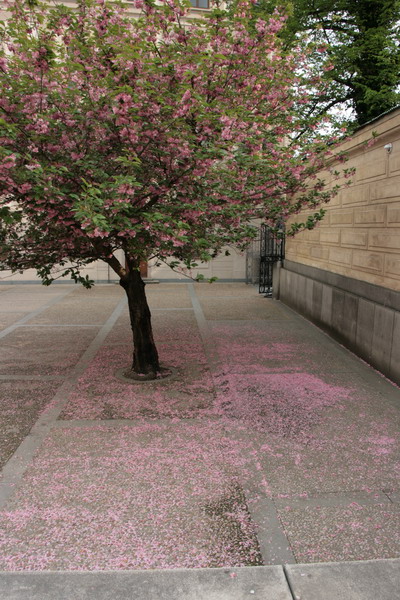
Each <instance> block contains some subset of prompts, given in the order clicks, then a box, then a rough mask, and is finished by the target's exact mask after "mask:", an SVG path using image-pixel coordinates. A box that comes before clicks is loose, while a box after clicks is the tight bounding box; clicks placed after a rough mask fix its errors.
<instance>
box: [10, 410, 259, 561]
mask: <svg viewBox="0 0 400 600" xmlns="http://www.w3.org/2000/svg"><path fill="white" fill-rule="evenodd" d="M241 451H242V448H241V447H240V446H239V447H237V446H236V445H235V444H234V443H233V442H232V441H231V440H229V439H227V438H226V437H225V436H224V429H223V427H222V426H221V424H220V423H218V422H215V421H214V422H207V421H205V420H202V421H201V422H196V423H193V422H191V423H185V422H184V421H181V422H176V423H171V422H170V421H167V422H165V423H162V424H161V423H154V424H153V423H150V422H148V423H142V424H139V423H138V424H137V425H135V426H131V425H130V426H125V427H123V426H122V427H121V426H120V427H119V428H115V427H112V428H110V427H108V426H107V425H105V426H103V425H98V424H97V425H94V426H89V427H86V428H82V427H79V428H73V427H69V428H68V427H65V428H62V429H58V428H57V429H53V430H52V431H51V432H50V434H49V435H48V437H47V438H46V439H45V440H44V442H43V443H42V446H41V448H40V449H39V451H38V453H37V455H36V458H35V461H34V463H33V464H32V465H31V467H30V469H29V472H28V473H27V474H26V476H25V478H24V481H23V482H22V484H21V486H20V487H19V489H18V491H17V492H16V493H15V495H14V496H13V497H12V498H11V499H10V500H9V502H8V505H7V507H6V509H5V510H4V512H3V513H2V514H1V517H0V521H1V529H2V532H3V535H2V537H1V539H0V556H1V558H0V568H1V569H3V570H21V569H31V570H43V569H50V570H57V569H67V570H68V569H69V570H71V569H73V570H75V569H79V570H81V569H88V570H92V569H116V570H119V569H126V568H141V569H152V568H172V567H185V568H186V567H219V566H226V565H229V566H245V565H259V564H261V556H260V551H259V545H258V541H257V538H256V535H255V528H254V524H253V522H252V520H251V517H250V514H249V511H248V508H247V505H246V498H245V495H244V492H243V490H242V489H241V487H240V482H239V481H238V480H237V471H238V469H243V468H245V464H244V463H245V462H246V458H245V457H243V455H242V452H241Z"/></svg>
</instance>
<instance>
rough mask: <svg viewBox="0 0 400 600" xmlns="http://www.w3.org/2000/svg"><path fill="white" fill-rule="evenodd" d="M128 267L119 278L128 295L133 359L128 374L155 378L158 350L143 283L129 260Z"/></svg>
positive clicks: (158, 370)
mask: <svg viewBox="0 0 400 600" xmlns="http://www.w3.org/2000/svg"><path fill="white" fill-rule="evenodd" d="M129 262H130V264H128V269H127V271H126V273H125V275H124V276H123V277H121V279H120V285H121V286H122V287H123V288H124V290H125V292H126V295H127V297H128V306H129V316H130V321H131V328H132V334H133V361H132V370H131V373H130V374H129V376H131V377H132V378H136V377H137V378H138V379H155V378H156V377H157V375H158V374H160V373H161V368H160V363H159V359H158V352H157V348H156V345H155V343H154V338H153V330H152V326H151V314H150V309H149V306H148V304H147V298H146V294H145V291H144V288H145V283H144V281H143V279H142V277H141V275H140V271H139V269H138V268H137V267H136V266H135V264H134V263H132V262H131V261H129Z"/></svg>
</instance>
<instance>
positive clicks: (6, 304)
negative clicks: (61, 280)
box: [0, 285, 73, 313]
mask: <svg viewBox="0 0 400 600" xmlns="http://www.w3.org/2000/svg"><path fill="white" fill-rule="evenodd" d="M0 287H1V286H0ZM72 291H73V288H72V286H67V287H64V286H62V287H58V286H51V287H50V288H45V287H44V286H42V285H18V286H16V285H15V286H13V287H12V288H11V289H9V290H7V291H6V292H5V293H3V294H0V309H3V310H10V308H12V309H13V310H14V311H17V312H24V313H30V312H32V311H34V310H37V309H39V308H41V307H42V306H44V305H45V304H47V303H48V302H49V300H50V299H56V298H57V297H62V296H64V295H65V294H68V293H71V292H72Z"/></svg>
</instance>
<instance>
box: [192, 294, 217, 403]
mask: <svg viewBox="0 0 400 600" xmlns="http://www.w3.org/2000/svg"><path fill="white" fill-rule="evenodd" d="M186 285H187V286H188V288H189V295H190V299H191V301H192V306H193V311H194V315H195V317H196V321H197V326H198V329H199V333H200V337H201V339H202V342H203V347H204V353H205V355H206V358H207V362H208V367H209V369H210V374H211V377H212V378H213V377H214V376H215V375H216V374H217V373H218V372H219V371H220V359H219V356H218V353H217V350H216V346H215V344H214V343H213V341H212V340H213V335H212V331H211V328H210V327H209V325H208V322H207V320H206V318H205V316H204V313H203V309H202V307H201V304H200V300H199V298H198V297H197V294H196V291H195V289H194V285H193V283H189V284H186ZM215 393H216V390H215V385H214V394H215Z"/></svg>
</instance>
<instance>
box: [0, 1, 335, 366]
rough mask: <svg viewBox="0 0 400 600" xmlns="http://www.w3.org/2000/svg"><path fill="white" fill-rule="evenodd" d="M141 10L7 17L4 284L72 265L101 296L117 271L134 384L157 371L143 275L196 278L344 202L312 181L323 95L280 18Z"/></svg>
mask: <svg viewBox="0 0 400 600" xmlns="http://www.w3.org/2000/svg"><path fill="white" fill-rule="evenodd" d="M136 6H137V7H141V8H142V15H141V17H140V18H139V19H137V20H132V19H128V18H127V16H126V14H125V13H124V10H123V7H122V6H119V5H116V4H115V3H113V4H108V3H107V2H104V1H103V0H99V1H97V2H92V1H91V0H80V1H79V2H78V8H77V10H71V9H69V8H67V7H65V6H62V5H58V6H56V7H55V8H49V7H48V6H46V5H41V4H37V3H36V2H34V1H33V0H29V1H28V2H24V1H23V0H16V2H14V3H12V4H11V5H10V12H11V18H10V19H9V20H8V21H7V22H6V23H4V24H3V25H2V30H1V35H2V42H3V50H2V52H1V54H0V74H1V78H0V113H1V121H0V198H1V201H0V210H1V216H2V219H3V220H2V224H1V227H0V243H1V258H2V268H3V269H12V271H14V272H15V271H23V270H24V269H28V268H31V267H35V268H36V269H37V272H38V274H39V276H40V277H41V278H42V280H43V282H44V283H45V284H49V283H51V281H53V279H54V277H56V275H54V269H59V268H60V266H61V268H62V273H61V274H62V275H70V276H71V277H72V278H73V279H74V280H75V281H77V282H81V283H83V284H84V285H85V286H87V287H90V286H91V285H92V283H93V282H91V281H89V279H88V278H87V277H84V276H83V275H82V274H81V270H82V268H84V267H85V266H86V265H88V264H89V263H91V262H93V261H96V260H99V259H101V260H103V261H105V262H106V263H108V264H109V265H110V266H111V267H112V269H114V271H115V272H116V273H117V274H118V276H119V277H120V283H121V285H122V286H123V288H124V289H125V291H126V293H127V297H128V303H129V310H130V318H131V325H132V331H133V341H134V354H133V363H132V371H131V375H132V376H133V377H140V376H146V377H148V378H151V377H156V376H157V375H159V374H160V372H161V367H160V364H159V358H158V354H157V349H156V347H155V344H154V340H153V335H152V329H151V320H150V311H149V308H148V305H147V301H146V297H145V293H144V283H143V281H142V279H141V277H140V272H139V263H140V261H141V260H148V259H149V258H151V257H157V258H158V259H159V260H167V259H168V257H170V258H171V257H172V259H173V260H172V266H174V264H176V263H175V262H174V261H175V260H179V261H183V263H184V264H185V265H186V266H187V267H188V268H190V267H191V266H192V265H193V261H194V260H197V259H200V260H202V261H207V260H210V259H211V257H212V256H215V255H216V254H218V252H220V251H221V250H222V249H223V247H224V246H225V245H226V244H233V245H236V246H238V247H239V248H244V247H245V246H246V244H248V242H249V240H250V239H251V238H252V236H254V228H252V227H251V224H250V221H251V219H254V218H262V219H263V220H264V221H267V222H269V223H270V224H271V225H273V224H274V223H275V222H276V221H277V220H279V221H281V220H282V219H283V220H284V219H286V218H287V217H288V216H290V215H292V214H293V213H297V212H299V210H300V209H301V208H302V207H308V208H310V207H311V208H316V207H318V206H319V204H320V203H321V202H324V201H327V200H328V199H329V198H330V196H331V195H332V193H334V190H333V191H332V190H331V191H327V190H326V189H325V187H324V182H323V181H320V180H319V179H318V178H317V176H316V173H317V172H318V171H319V170H320V169H321V168H322V167H323V165H324V164H325V162H326V160H327V157H329V155H330V154H331V153H332V151H333V150H332V147H331V149H330V151H327V146H326V142H327V140H326V139H324V137H323V135H322V133H321V132H320V129H319V127H318V125H319V121H318V119H304V117H303V116H302V111H301V110H299V109H300V108H301V107H303V106H306V105H307V103H308V102H309V99H310V94H314V93H315V91H316V90H317V89H318V88H319V81H318V80H317V79H316V78H315V77H314V75H313V73H312V72H310V70H309V68H308V62H307V55H306V53H305V52H304V51H303V50H302V51H301V52H296V51H295V52H293V53H285V54H283V53H282V51H281V44H280V41H279V39H278V37H277V33H278V32H279V30H280V29H281V27H282V25H283V18H281V17H279V16H278V15H274V16H273V17H271V19H270V20H269V21H268V22H265V21H263V20H258V22H257V23H256V25H255V28H254V31H253V33H250V32H249V27H248V20H249V18H251V12H250V10H249V5H247V4H246V3H242V4H240V5H239V6H238V10H237V11H236V13H235V15H233V16H232V17H230V16H229V15H228V13H227V12H225V11H222V10H219V9H217V10H215V11H214V12H212V13H211V15H210V17H209V18H208V19H206V20H205V21H202V22H199V21H198V20H196V22H194V23H190V22H188V21H186V22H185V23H184V21H183V19H184V18H185V16H186V12H187V8H188V7H185V6H182V5H180V4H179V3H178V4H175V3H174V2H172V1H169V0H168V1H167V2H165V3H164V4H163V5H161V6H156V5H155V3H153V2H151V1H150V0H148V1H147V2H143V1H142V0H136ZM320 93H324V92H323V90H321V92H320ZM293 193H296V194H297V200H296V202H292V201H291V200H290V196H291V195H292V194H293ZM321 214H322V212H321V210H317V209H316V212H315V213H314V216H311V217H309V218H308V220H307V221H306V222H305V223H300V224H297V225H294V226H293V228H292V230H295V229H299V228H302V227H309V228H311V227H312V226H313V224H314V223H315V222H316V221H317V220H318V219H320V218H321ZM116 250H122V251H123V253H124V257H125V262H124V263H122V264H121V263H120V261H119V260H118V259H117V258H116V256H115V251H116Z"/></svg>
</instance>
